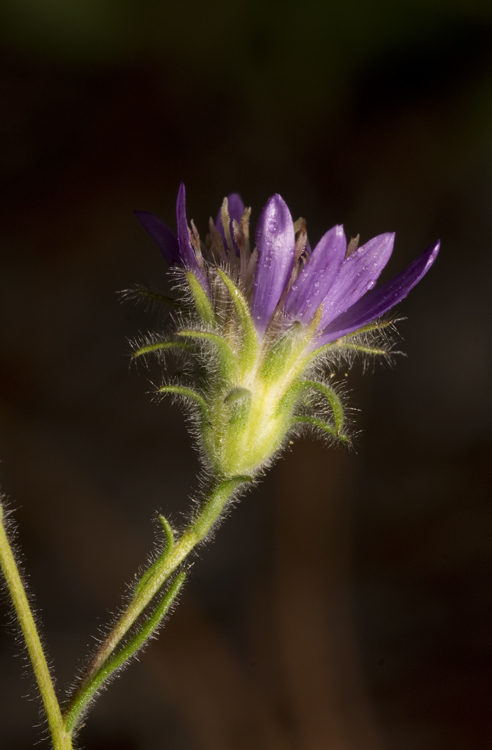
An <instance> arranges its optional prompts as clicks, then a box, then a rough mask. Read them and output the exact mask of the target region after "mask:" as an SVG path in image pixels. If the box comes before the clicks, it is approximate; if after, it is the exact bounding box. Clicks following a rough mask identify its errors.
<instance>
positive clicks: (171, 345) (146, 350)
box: [132, 341, 193, 359]
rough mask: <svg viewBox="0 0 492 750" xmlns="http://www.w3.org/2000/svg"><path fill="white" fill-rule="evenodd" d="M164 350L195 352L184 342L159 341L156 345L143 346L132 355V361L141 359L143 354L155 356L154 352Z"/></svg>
mask: <svg viewBox="0 0 492 750" xmlns="http://www.w3.org/2000/svg"><path fill="white" fill-rule="evenodd" d="M164 349H186V350H188V351H193V350H192V347H191V346H189V344H185V343H184V341H157V342H156V343H155V344H146V345H145V346H141V347H140V349H137V350H136V351H135V352H133V354H132V359H136V358H137V357H141V356H142V355H143V354H153V353H154V352H159V351H163V350H164Z"/></svg>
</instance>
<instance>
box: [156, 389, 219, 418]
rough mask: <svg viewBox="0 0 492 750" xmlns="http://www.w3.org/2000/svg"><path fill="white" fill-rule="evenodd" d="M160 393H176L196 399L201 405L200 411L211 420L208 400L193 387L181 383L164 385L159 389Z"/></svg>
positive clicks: (192, 399)
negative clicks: (186, 386)
mask: <svg viewBox="0 0 492 750" xmlns="http://www.w3.org/2000/svg"><path fill="white" fill-rule="evenodd" d="M158 392H159V393H176V394H177V395H178V396H184V397H185V398H189V399H190V400H191V401H194V402H195V403H196V404H198V406H199V407H200V411H201V412H202V416H203V418H204V419H205V420H206V421H207V422H209V421H210V415H209V411H208V406H207V402H206V401H205V399H204V398H203V396H200V394H199V393H197V392H196V391H194V390H193V389H192V388H185V387H184V386H181V385H163V386H161V387H160V388H159V389H158Z"/></svg>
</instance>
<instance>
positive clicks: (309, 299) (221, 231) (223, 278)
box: [136, 184, 439, 476]
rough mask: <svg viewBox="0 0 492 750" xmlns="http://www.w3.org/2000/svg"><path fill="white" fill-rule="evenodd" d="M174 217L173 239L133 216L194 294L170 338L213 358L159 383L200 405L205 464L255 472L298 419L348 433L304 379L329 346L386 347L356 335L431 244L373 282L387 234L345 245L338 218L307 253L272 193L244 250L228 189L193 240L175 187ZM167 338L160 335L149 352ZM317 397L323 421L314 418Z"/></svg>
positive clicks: (323, 394)
mask: <svg viewBox="0 0 492 750" xmlns="http://www.w3.org/2000/svg"><path fill="white" fill-rule="evenodd" d="M176 213H177V230H178V231H177V236H176V235H175V234H174V233H173V232H172V231H171V230H170V229H169V228H168V227H167V226H166V224H164V223H163V222H162V221H161V220H160V219H158V218H157V217H155V216H154V215H153V214H150V213H148V212H144V211H138V212H136V215H137V218H138V219H139V221H140V222H141V224H142V225H143V226H144V228H145V229H146V230H147V232H148V233H149V234H150V236H151V237H152V239H153V240H154V241H155V242H156V244H157V245H158V247H159V248H160V250H161V252H162V254H163V255H164V257H165V259H166V261H167V262H168V264H169V266H171V267H176V268H177V269H178V270H181V272H183V273H184V276H185V278H186V280H187V283H188V285H189V289H190V290H191V295H192V299H193V308H194V312H193V313H192V315H191V317H190V318H187V319H184V320H181V321H180V322H179V325H178V327H177V329H176V339H175V343H176V345H180V346H182V341H183V337H187V338H188V339H192V340H195V342H200V344H201V348H199V353H201V355H202V358H203V359H204V361H206V362H208V363H210V362H211V359H210V353H211V352H212V354H213V357H212V361H213V366H212V367H210V366H209V369H208V376H205V379H204V381H203V382H201V383H200V384H198V385H199V390H193V391H192V390H191V389H188V388H185V387H184V386H181V385H166V386H163V388H162V389H161V390H162V391H164V392H169V391H171V392H174V393H180V394H181V395H183V396H187V397H188V398H190V399H192V400H193V401H194V402H195V404H196V405H197V408H198V411H199V413H200V416H199V421H200V422H201V436H202V447H203V448H204V452H205V455H206V457H207V460H208V462H209V464H210V465H211V466H212V468H213V469H214V471H216V472H217V473H218V474H220V475H221V476H233V475H237V474H245V473H251V474H255V472H256V471H258V469H259V468H260V467H261V466H262V465H263V464H264V463H265V462H266V461H268V460H270V458H271V457H272V456H273V455H274V454H275V453H276V452H277V451H278V449H279V447H280V446H281V444H282V443H283V441H284V440H285V438H286V437H287V435H288V434H289V433H290V432H291V431H292V430H295V429H298V428H299V426H300V425H306V424H307V425H310V426H311V427H314V428H317V429H319V430H323V431H324V432H325V434H326V433H327V434H330V435H332V436H334V437H338V438H341V439H346V436H345V431H344V423H343V409H342V405H341V402H340V399H339V397H338V396H337V394H336V393H335V391H334V390H333V388H331V387H330V386H329V385H328V383H327V382H326V381H325V380H323V379H322V378H320V377H319V374H318V376H317V378H316V379H311V378H310V377H308V376H309V375H310V374H311V373H313V372H314V371H316V372H318V370H319V368H317V369H316V368H314V367H313V365H315V364H316V363H317V362H319V360H320V358H321V357H324V360H325V362H326V361H329V355H330V353H333V354H334V355H335V356H336V357H339V356H340V354H346V355H348V354H350V353H353V352H354V351H360V352H365V353H369V354H371V353H372V354H384V353H385V351H384V350H382V349H379V348H374V347H371V346H370V345H368V342H367V340H366V339H365V338H361V337H364V336H367V334H368V332H369V331H378V330H380V329H382V328H383V327H385V326H387V325H388V321H382V320H381V316H384V315H385V314H386V313H387V312H388V311H389V310H390V309H391V308H393V307H394V306H395V305H396V304H397V303H398V302H400V301H401V300H402V299H404V297H406V296H407V294H408V293H409V292H410V290H411V289H413V287H414V286H415V285H416V284H417V283H418V282H419V281H420V280H421V279H422V277H423V276H424V275H425V274H426V273H427V271H428V270H429V268H430V267H431V265H432V264H433V262H434V260H435V259H436V257H437V254H438V252H439V242H437V243H435V244H433V245H431V246H430V247H429V248H428V249H427V250H426V251H425V252H424V253H422V254H421V255H420V256H419V257H417V258H416V260H414V261H413V262H412V263H411V264H410V265H409V266H408V267H407V268H406V269H405V270H403V271H402V272H401V273H400V274H398V275H397V276H395V277H394V278H393V279H391V280H390V281H388V282H386V283H384V284H381V285H380V286H378V287H376V282H377V280H378V278H379V276H380V274H381V272H382V270H383V269H384V267H385V266H386V264H387V262H388V261H389V259H390V257H391V254H392V251H393V243H394V234H393V233H385V234H381V235H378V236H377V237H374V238H373V239H371V240H369V241H368V242H366V244H364V245H362V246H361V247H357V240H351V241H350V243H349V244H348V245H347V241H346V238H345V234H344V231H343V227H342V226H341V225H338V226H335V227H333V228H332V229H330V230H329V231H328V232H326V234H324V235H323V237H322V238H321V239H320V241H319V242H318V244H317V245H316V247H315V248H314V250H311V248H310V246H309V243H308V238H307V232H306V224H305V222H304V220H303V219H299V220H298V221H296V222H295V223H294V222H293V220H292V216H291V214H290V211H289V209H288V207H287V204H286V203H285V201H284V200H283V198H282V197H281V196H280V195H274V196H272V197H271V198H270V199H269V200H268V202H267V204H266V205H265V207H264V208H263V211H262V212H261V214H260V217H259V219H258V223H257V226H256V233H255V239H256V243H255V245H254V246H252V243H251V241H250V232H249V218H250V214H251V210H250V209H247V208H245V207H244V204H243V202H242V200H241V198H240V196H239V195H238V194H237V193H233V194H232V195H230V196H229V197H228V198H225V199H224V202H223V204H222V207H221V209H220V210H219V212H218V215H217V218H216V220H215V221H213V219H210V222H209V234H208V235H207V237H206V239H205V242H202V241H201V239H200V236H199V234H198V232H197V230H196V228H195V226H194V224H193V222H192V223H191V228H190V227H189V225H188V220H187V216H186V194H185V188H184V185H183V184H181V186H180V189H179V193H178V199H177V206H176ZM374 287H376V288H374ZM178 342H179V344H178ZM172 345H173V342H169V341H166V342H162V346H161V347H159V344H158V343H157V344H155V345H153V349H154V350H155V349H159V348H171V347H172ZM204 347H205V351H206V356H205V357H203V354H204ZM148 349H149V347H143V348H142V349H140V350H139V351H138V352H137V354H140V353H144V350H145V351H147V350H148ZM327 358H328V360H327ZM204 369H205V371H207V367H205V368H204ZM306 394H308V395H307V396H306ZM309 394H310V395H309ZM313 394H314V395H315V397H314V400H313ZM320 400H322V401H324V405H325V407H326V408H325V411H326V409H327V410H328V412H329V414H330V419H329V420H328V421H326V420H324V419H322V418H320V414H321V417H323V416H324V415H323V407H320Z"/></svg>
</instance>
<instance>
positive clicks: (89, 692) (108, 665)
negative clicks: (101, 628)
mask: <svg viewBox="0 0 492 750" xmlns="http://www.w3.org/2000/svg"><path fill="white" fill-rule="evenodd" d="M185 577H186V573H185V572H184V571H182V572H181V573H179V574H178V575H177V576H176V578H175V579H174V581H173V583H172V584H171V586H170V587H169V591H167V592H166V594H165V596H164V597H163V599H162V601H161V602H160V604H159V606H158V607H156V609H155V611H154V612H153V613H152V614H151V616H150V617H149V619H148V620H147V621H146V622H145V624H144V626H143V627H142V629H141V630H139V631H138V632H137V633H136V634H135V635H134V636H133V638H132V639H131V640H130V641H129V642H128V643H127V644H126V646H124V647H123V648H121V649H120V650H119V651H117V652H116V653H113V654H111V656H110V657H109V659H108V660H107V661H106V662H105V663H104V664H103V665H102V667H101V668H100V669H99V671H98V672H96V673H95V674H94V676H93V677H92V679H91V680H90V681H89V683H88V684H87V686H86V688H85V689H84V691H82V692H81V693H78V697H77V699H76V700H75V701H72V702H71V704H70V709H69V710H68V709H67V711H66V712H65V714H64V718H65V726H66V728H67V731H69V732H72V731H73V729H74V727H75V725H76V724H77V721H78V720H79V718H80V716H81V714H82V713H83V712H84V710H85V709H86V708H87V705H88V704H89V702H90V701H91V700H92V698H93V697H94V695H95V694H96V693H97V691H98V690H99V688H100V687H101V686H102V685H103V683H104V682H106V680H107V679H108V678H109V677H111V675H112V674H113V673H114V672H115V671H116V670H117V669H119V667H121V666H122V665H123V664H124V663H125V662H126V661H127V660H128V659H130V658H131V657H132V656H133V655H134V654H135V653H136V651H138V649H139V648H141V647H142V646H143V645H144V643H145V641H147V640H148V639H149V638H150V636H151V635H152V634H153V633H154V631H155V630H156V629H157V628H158V627H159V625H160V623H161V621H162V620H163V618H164V616H165V615H166V614H167V612H168V611H169V608H170V607H171V605H172V603H173V602H174V600H175V598H176V596H177V594H178V593H179V590H180V588H181V586H182V585H183V582H184V579H185Z"/></svg>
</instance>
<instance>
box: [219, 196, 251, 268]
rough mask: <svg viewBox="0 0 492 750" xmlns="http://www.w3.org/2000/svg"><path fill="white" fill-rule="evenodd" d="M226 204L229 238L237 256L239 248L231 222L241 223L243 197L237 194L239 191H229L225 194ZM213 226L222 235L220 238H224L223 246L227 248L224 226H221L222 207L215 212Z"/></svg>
mask: <svg viewBox="0 0 492 750" xmlns="http://www.w3.org/2000/svg"><path fill="white" fill-rule="evenodd" d="M227 205H228V210H229V219H230V222H229V231H230V233H231V239H232V244H233V245H234V250H235V251H236V255H237V256H238V257H239V248H238V246H237V244H236V240H235V239H234V229H233V227H232V222H233V221H237V223H238V224H240V223H241V218H242V215H243V213H244V203H243V199H242V198H241V196H240V195H239V193H231V194H230V195H228V196H227ZM215 226H216V227H217V229H218V230H219V232H220V234H221V235H222V239H223V240H224V247H225V248H226V250H227V240H226V236H225V232H224V227H223V226H222V209H219V213H218V214H217V218H216V220H215Z"/></svg>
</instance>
